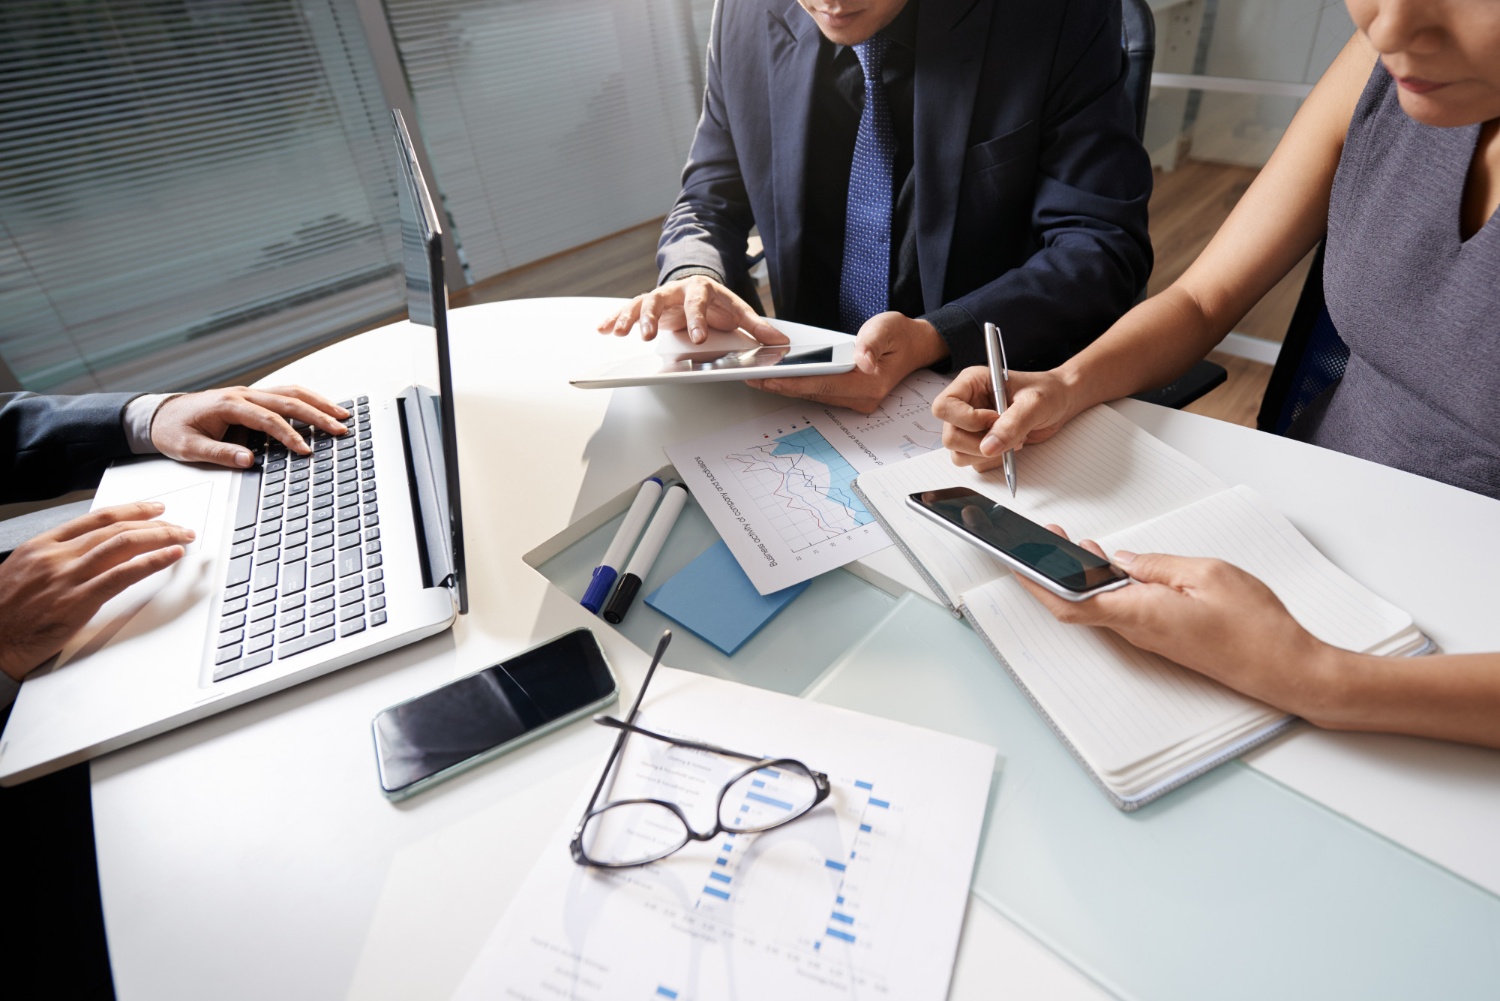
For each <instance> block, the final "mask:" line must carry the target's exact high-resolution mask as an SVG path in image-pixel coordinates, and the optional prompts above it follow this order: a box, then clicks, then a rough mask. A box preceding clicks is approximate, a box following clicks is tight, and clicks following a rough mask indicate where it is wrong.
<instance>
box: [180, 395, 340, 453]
mask: <svg viewBox="0 0 1500 1001" xmlns="http://www.w3.org/2000/svg"><path fill="white" fill-rule="evenodd" d="M348 416H349V411H347V410H345V409H344V408H343V407H341V406H339V405H337V404H335V403H333V402H332V401H330V400H327V399H325V398H323V397H321V396H319V395H318V394H317V393H314V392H312V391H311V390H308V389H303V388H302V387H301V386H277V387H276V388H274V389H246V388H245V387H243V386H235V387H233V388H230V389H210V390H207V391H206V392H202V393H189V394H187V395H185V396H174V397H172V398H171V399H169V400H167V401H166V402H165V403H163V404H162V405H161V406H160V407H159V408H157V411H156V415H155V417H154V418H153V419H152V421H151V443H152V444H153V445H155V446H156V449H157V451H159V452H161V454H162V455H165V456H169V457H171V458H173V459H177V460H179V461H181V462H212V463H215V464H217V465H220V466H234V467H239V468H244V467H247V466H249V465H250V464H251V462H253V461H254V456H252V455H251V453H250V450H249V449H248V448H244V447H242V446H239V445H235V444H232V443H230V442H227V441H224V440H223V438H224V433H225V432H226V431H228V430H229V429H230V428H231V427H233V426H234V425H240V426H242V427H247V428H250V429H252V430H255V431H264V432H265V433H266V434H268V435H270V436H271V437H273V438H275V439H276V440H277V441H279V442H281V443H282V444H283V445H285V446H286V447H287V448H290V449H291V450H292V451H294V452H297V453H298V454H300V455H306V454H308V453H309V452H311V451H312V448H311V447H310V446H309V445H308V444H307V442H306V440H304V439H303V437H302V435H300V434H298V433H297V432H296V431H294V430H293V429H292V425H291V424H290V423H289V421H291V420H298V421H301V422H303V423H304V424H310V425H312V426H313V427H316V428H321V429H322V430H324V431H327V432H328V433H329V434H334V435H339V434H343V433H344V431H345V428H344V425H343V424H341V423H339V421H341V420H343V419H344V418H347V417H348Z"/></svg>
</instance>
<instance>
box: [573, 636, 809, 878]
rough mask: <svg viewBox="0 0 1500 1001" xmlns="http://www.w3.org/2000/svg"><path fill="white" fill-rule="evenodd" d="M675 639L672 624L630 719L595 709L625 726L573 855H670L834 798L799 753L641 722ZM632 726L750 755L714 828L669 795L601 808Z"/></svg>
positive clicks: (614, 860) (676, 743)
mask: <svg viewBox="0 0 1500 1001" xmlns="http://www.w3.org/2000/svg"><path fill="white" fill-rule="evenodd" d="M671 640H672V632H671V630H667V631H666V632H663V633H662V636H661V641H660V642H658V643H657V645H656V654H655V656H654V657H652V659H651V666H650V668H648V669H647V671H646V680H645V681H643V682H641V690H640V692H639V693H638V694H637V695H636V697H635V705H633V706H632V707H631V709H630V713H629V714H628V716H627V717H626V719H624V720H619V719H615V718H613V717H610V716H596V717H595V718H594V722H595V723H598V724H600V725H601V726H608V727H612V728H614V729H616V730H619V731H620V735H619V737H617V738H616V739H615V746H614V749H613V750H612V751H611V752H610V755H609V760H608V761H606V762H605V763H604V774H602V775H600V776H599V783H598V784H597V785H596V786H594V794H593V795H592V796H590V797H589V802H588V806H586V807H584V810H583V818H582V819H581V820H579V821H578V826H577V827H576V828H575V829H574V831H573V840H572V841H571V842H570V843H569V845H568V848H569V850H570V851H571V852H572V853H573V861H574V862H577V863H578V864H579V865H591V866H597V867H599V868H604V869H624V868H629V867H631V866H639V865H646V864H647V863H650V862H655V861H658V860H659V859H664V858H666V857H667V856H668V855H671V854H672V853H673V852H675V851H678V850H679V849H681V848H683V847H684V846H686V845H687V844H688V843H689V842H692V841H710V840H712V839H714V838H716V837H718V836H719V835H721V834H725V833H729V834H748V833H754V832H759V831H768V830H770V829H771V828H773V827H780V826H781V825H782V824H787V823H790V822H791V821H793V820H796V819H797V818H798V817H800V816H802V815H803V814H805V813H807V812H808V811H809V810H811V809H812V808H813V807H815V806H817V805H818V804H819V803H821V802H823V801H824V800H825V799H827V798H828V793H829V785H828V776H827V775H824V774H823V773H822V772H815V771H813V770H812V769H810V768H808V767H807V766H806V765H804V764H803V763H802V762H800V761H797V760H795V759H793V758H766V757H762V756H760V755H757V754H743V753H741V752H739V751H730V750H727V749H725V748H722V747H715V746H714V745H712V744H703V743H698V742H697V741H691V740H679V739H677V738H676V737H668V736H666V735H664V734H660V733H654V732H652V731H650V730H647V729H645V728H643V727H639V726H636V725H635V718H636V716H637V715H638V714H639V712H640V708H641V700H642V699H644V698H645V697H646V688H647V687H648V686H649V685H650V684H651V678H652V676H653V675H655V673H656V666H657V664H659V663H661V658H662V654H664V653H666V650H667V644H668V643H670V642H671ZM632 733H635V734H640V735H641V736H642V737H649V738H651V739H652V740H659V741H662V742H663V743H666V744H670V745H672V746H673V747H684V748H688V749H689V750H694V751H705V752H707V753H709V754H720V755H723V756H725V757H730V758H738V759H740V760H741V761H748V762H752V764H750V765H749V766H748V767H746V768H744V769H742V770H741V771H739V772H737V773H735V775H734V776H733V777H731V778H730V779H729V781H728V782H726V783H724V785H723V787H722V788H721V789H720V790H719V798H718V804H717V809H716V811H715V823H714V827H713V830H710V831H695V830H693V826H692V824H691V823H689V822H688V819H687V815H686V814H685V813H684V812H683V810H682V807H680V806H679V805H678V804H676V803H674V802H671V801H670V800H664V799H617V800H611V801H610V802H608V803H605V804H604V805H603V806H601V807H599V808H598V809H595V808H594V805H595V804H596V803H597V802H598V801H599V794H600V793H601V792H603V791H604V784H605V782H607V781H608V780H609V775H610V771H611V770H612V769H613V768H614V766H615V762H616V761H618V760H619V758H620V749H621V748H623V747H624V746H625V739H626V738H627V737H629V736H630V735H631V734H632Z"/></svg>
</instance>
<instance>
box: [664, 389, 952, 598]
mask: <svg viewBox="0 0 1500 1001" xmlns="http://www.w3.org/2000/svg"><path fill="white" fill-rule="evenodd" d="M947 385H948V380H947V379H945V378H944V377H943V376H940V375H936V374H934V373H932V372H928V371H926V370H923V371H921V372H916V373H914V374H912V375H910V376H908V377H907V378H906V380H905V381H904V382H902V383H901V385H899V386H897V387H896V388H895V390H893V391H892V392H891V395H890V396H888V397H886V399H885V401H884V402H883V403H882V404H881V406H880V408H879V409H878V410H876V411H875V412H874V413H873V414H860V413H856V412H855V411H853V410H845V409H843V408H842V407H829V406H824V405H823V404H819V403H806V404H804V403H797V404H793V405H792V406H789V407H786V408H785V409H783V410H778V411H776V412H775V413H772V414H767V415H766V416H764V417H758V418H756V419H754V420H750V421H746V422H744V423H743V424H737V425H735V426H734V427H732V428H726V429H724V430H722V431H717V432H715V433H713V434H711V435H705V436H704V437H702V438H696V439H694V440H692V441H687V442H682V443H681V444H677V445H672V446H670V447H668V448H667V450H666V451H667V458H669V459H671V460H672V464H673V465H674V466H676V467H677V473H678V475H679V476H681V477H682V479H683V481H684V482H685V483H686V484H687V487H688V489H689V490H691V491H692V493H693V496H694V497H696V498H697V499H698V504H699V505H700V506H701V507H702V508H703V510H704V511H705V512H706V513H707V514H708V517H709V520H710V521H712V522H713V524H714V527H715V528H717V529H718V530H719V535H720V536H721V537H723V539H724V541H725V542H726V543H727V544H728V546H729V551H730V552H732V553H733V554H734V558H735V559H736V560H738V561H739V564H740V566H741V567H742V568H743V569H744V571H745V575H746V576H748V577H749V578H750V582H751V583H752V584H754V585H755V589H756V590H757V591H759V592H760V593H761V594H770V593H772V592H774V591H780V590H781V589H782V588H786V587H790V586H792V585H793V584H800V583H801V582H802V581H805V580H810V579H812V578H813V577H816V576H817V575H818V574H820V573H824V572H825V571H828V570H834V569H836V568H838V567H841V566H843V565H844V564H846V563H849V562H851V561H853V560H857V559H859V558H860V557H862V556H868V555H869V554H871V553H873V552H875V551H876V550H878V549H884V548H885V547H886V546H889V545H890V544H891V541H890V538H889V537H888V536H887V535H886V534H885V531H884V529H882V528H881V527H880V525H879V524H877V523H876V521H875V517H874V516H873V515H872V514H870V512H869V511H867V510H866V509H865V506H864V504H863V503H862V502H861V501H860V499H859V497H858V496H856V495H855V493H854V490H853V489H852V488H851V486H850V484H851V483H852V482H853V480H854V478H855V477H856V476H858V475H859V474H860V473H867V472H869V471H870V470H872V469H875V468H877V467H879V466H885V465H889V464H891V463H893V462H900V461H901V460H903V459H909V458H911V457H912V456H916V455H923V454H925V453H927V452H930V451H933V450H934V449H937V448H940V447H942V443H943V442H942V433H943V422H942V421H940V420H938V419H937V418H935V417H933V416H932V401H933V399H934V398H935V397H936V396H937V395H938V393H940V392H942V390H943V388H944V387H945V386H947Z"/></svg>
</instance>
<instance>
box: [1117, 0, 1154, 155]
mask: <svg viewBox="0 0 1500 1001" xmlns="http://www.w3.org/2000/svg"><path fill="white" fill-rule="evenodd" d="M1120 47H1121V48H1122V49H1124V50H1125V93H1126V94H1127V95H1129V97H1130V103H1131V105H1133V106H1134V107H1135V137H1136V138H1137V139H1144V138H1145V136H1146V104H1147V102H1148V101H1149V100H1150V98H1151V64H1152V63H1154V62H1155V61H1156V19H1155V18H1153V17H1152V16H1151V8H1150V7H1148V6H1146V0H1121V2H1120Z"/></svg>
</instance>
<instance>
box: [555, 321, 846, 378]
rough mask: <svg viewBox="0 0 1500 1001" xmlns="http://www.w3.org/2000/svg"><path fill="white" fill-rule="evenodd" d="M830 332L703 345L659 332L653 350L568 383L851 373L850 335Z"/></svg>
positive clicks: (723, 338) (732, 338) (734, 337)
mask: <svg viewBox="0 0 1500 1001" xmlns="http://www.w3.org/2000/svg"><path fill="white" fill-rule="evenodd" d="M778 326H779V325H778ZM786 326H800V325H793V324H786ZM803 329H805V330H812V329H814V328H803ZM820 333H823V332H820ZM835 336H836V337H837V340H832V339H830V338H828V337H818V338H816V339H815V340H812V341H811V342H806V341H804V342H801V343H792V344H761V343H760V342H759V341H755V340H752V339H751V338H749V337H747V336H745V335H744V334H738V333H735V334H728V333H713V334H710V335H709V337H708V339H707V341H705V342H704V343H703V344H692V343H690V342H689V341H688V340H687V339H686V338H685V337H683V336H679V335H667V334H664V335H662V336H661V337H658V338H657V341H658V342H660V343H659V344H658V345H657V349H656V350H655V351H643V352H642V353H641V354H639V355H637V356H635V357H633V358H628V359H626V360H624V361H620V362H615V363H614V364H612V365H610V366H608V367H606V368H604V369H601V370H600V371H598V372H594V373H591V374H589V375H587V376H584V377H583V378H579V379H570V380H568V381H569V382H570V383H571V384H572V385H574V386H578V387H579V388H580V389H608V388H611V387H614V386H658V385H671V384H673V383H686V382H742V381H744V380H746V379H771V378H783V377H787V376H802V375H837V374H839V373H840V372H849V371H852V370H853V369H854V338H853V337H850V336H848V335H847V334H840V335H835ZM794 340H797V338H795V337H794Z"/></svg>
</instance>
